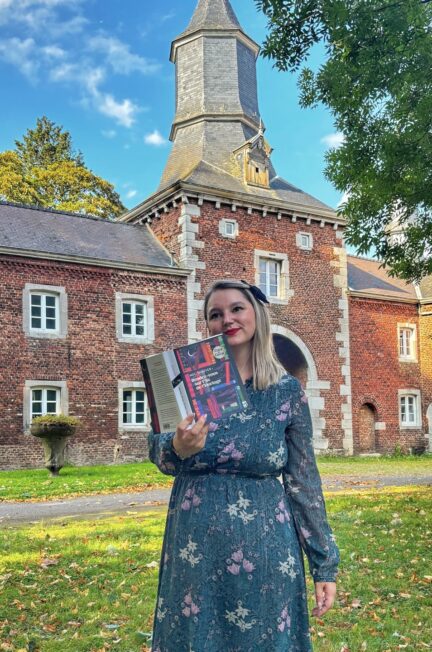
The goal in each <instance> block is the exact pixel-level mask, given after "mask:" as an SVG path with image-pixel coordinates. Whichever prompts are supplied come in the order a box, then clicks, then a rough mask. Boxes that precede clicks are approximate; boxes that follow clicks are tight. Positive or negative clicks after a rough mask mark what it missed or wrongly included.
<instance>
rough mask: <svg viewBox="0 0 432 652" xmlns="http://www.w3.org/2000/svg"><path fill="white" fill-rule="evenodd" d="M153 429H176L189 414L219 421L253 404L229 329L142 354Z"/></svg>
mask: <svg viewBox="0 0 432 652" xmlns="http://www.w3.org/2000/svg"><path fill="white" fill-rule="evenodd" d="M141 367H142V370H143V376H144V382H145V385H146V389H147V396H148V403H149V409H150V418H151V423H152V428H153V430H154V432H172V431H174V430H175V429H176V426H177V425H178V423H179V422H180V421H181V420H182V419H184V417H185V416H186V415H188V414H194V415H195V418H196V419H199V417H200V416H202V415H203V414H207V419H208V421H216V422H217V421H218V420H219V419H221V418H223V417H226V416H228V415H230V414H233V413H235V412H242V411H244V410H247V409H248V408H249V407H250V404H249V399H248V396H247V393H246V390H245V388H244V385H243V383H242V380H241V378H240V374H239V373H238V370H237V367H236V365H235V362H234V359H233V356H232V353H231V351H230V349H229V346H228V343H227V341H226V338H225V336H224V335H215V336H213V337H210V338H208V339H206V340H202V341H200V342H194V343H192V344H187V345H186V346H182V347H179V348H178V349H174V350H173V351H166V352H165V353H159V354H157V355H154V356H150V357H148V358H145V359H144V360H141Z"/></svg>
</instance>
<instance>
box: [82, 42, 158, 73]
mask: <svg viewBox="0 0 432 652" xmlns="http://www.w3.org/2000/svg"><path fill="white" fill-rule="evenodd" d="M88 47H89V49H90V50H91V51H93V52H100V53H102V54H104V55H105V56H106V60H107V61H108V63H109V64H110V66H111V67H112V69H113V70H114V72H116V73H118V74H120V75H129V74H130V73H131V72H135V71H136V72H141V73H142V74H143V75H152V74H153V73H155V72H157V71H158V70H159V69H160V64H158V63H155V62H152V61H149V60H148V59H146V58H144V57H140V56H139V55H138V54H133V53H132V52H131V51H130V47H129V45H128V44H127V43H122V41H120V40H119V39H117V38H114V37H112V36H103V35H99V36H94V37H93V38H91V39H90V40H89V42H88Z"/></svg>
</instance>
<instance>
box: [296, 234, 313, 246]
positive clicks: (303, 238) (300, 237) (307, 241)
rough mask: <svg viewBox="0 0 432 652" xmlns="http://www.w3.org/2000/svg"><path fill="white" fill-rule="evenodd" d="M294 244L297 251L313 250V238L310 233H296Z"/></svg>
mask: <svg viewBox="0 0 432 652" xmlns="http://www.w3.org/2000/svg"><path fill="white" fill-rule="evenodd" d="M296 244H297V247H298V248H299V249H304V250H305V251H311V250H312V249H313V237H312V234H311V233H301V232H300V233H297V234H296Z"/></svg>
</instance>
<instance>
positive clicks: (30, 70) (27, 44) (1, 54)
mask: <svg viewBox="0 0 432 652" xmlns="http://www.w3.org/2000/svg"><path fill="white" fill-rule="evenodd" d="M36 51H37V47H36V43H35V42H34V40H33V39H32V38H27V39H23V40H22V39H19V38H15V37H14V38H9V39H5V40H4V41H0V59H3V61H6V62H7V63H10V64H11V65H13V66H15V67H16V68H18V70H19V71H20V73H21V74H23V75H24V76H25V77H27V78H28V79H29V80H30V81H31V82H32V83H33V82H35V81H36V79H37V72H38V70H39V65H40V64H39V62H38V60H37V57H36V56H35V54H36Z"/></svg>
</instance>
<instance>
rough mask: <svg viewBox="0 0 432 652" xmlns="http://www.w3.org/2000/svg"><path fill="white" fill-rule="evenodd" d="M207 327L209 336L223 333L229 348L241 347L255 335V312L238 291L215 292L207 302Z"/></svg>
mask: <svg viewBox="0 0 432 652" xmlns="http://www.w3.org/2000/svg"><path fill="white" fill-rule="evenodd" d="M207 326H208V329H209V332H210V335H218V334H219V333H224V334H225V335H226V337H227V338H228V343H229V344H230V346H232V347H236V346H242V345H244V344H247V343H250V342H251V341H252V339H253V336H254V335H255V330H256V319H255V311H254V309H253V306H252V304H251V303H249V301H248V300H247V299H246V297H245V295H244V294H243V292H240V290H234V289H230V290H216V291H215V292H213V294H212V295H211V296H210V299H209V302H208V307H207Z"/></svg>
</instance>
